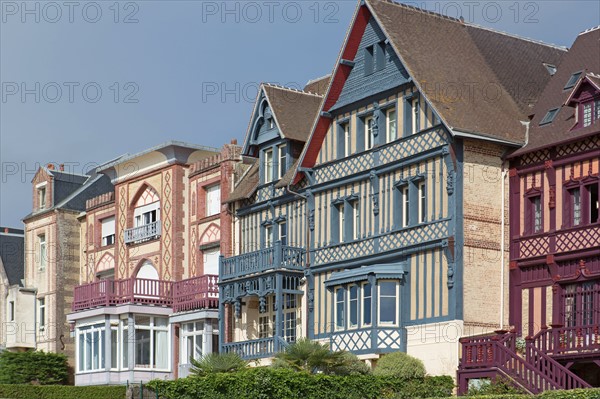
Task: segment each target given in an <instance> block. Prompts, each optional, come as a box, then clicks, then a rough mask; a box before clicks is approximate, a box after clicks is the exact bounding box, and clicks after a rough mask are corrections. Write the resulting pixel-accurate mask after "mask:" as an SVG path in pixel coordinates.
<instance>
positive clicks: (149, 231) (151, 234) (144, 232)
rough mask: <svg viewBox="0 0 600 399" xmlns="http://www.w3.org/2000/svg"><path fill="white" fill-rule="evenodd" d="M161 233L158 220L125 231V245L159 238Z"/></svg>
mask: <svg viewBox="0 0 600 399" xmlns="http://www.w3.org/2000/svg"><path fill="white" fill-rule="evenodd" d="M161 232H162V229H161V224H160V220H157V221H156V222H152V223H148V224H145V225H143V226H138V227H134V228H132V229H126V230H125V244H130V243H137V242H142V241H147V240H152V239H154V238H158V237H160V235H161Z"/></svg>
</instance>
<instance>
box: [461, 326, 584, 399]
mask: <svg viewBox="0 0 600 399" xmlns="http://www.w3.org/2000/svg"><path fill="white" fill-rule="evenodd" d="M544 334H545V332H544ZM542 336H545V335H543V334H538V336H536V337H534V338H527V339H526V340H525V349H524V352H525V353H524V356H523V355H519V354H518V353H517V350H516V338H517V337H516V334H515V333H506V334H497V335H487V336H478V337H469V338H462V339H461V340H460V342H461V345H462V358H461V364H460V367H459V372H458V374H459V392H460V393H462V394H464V393H465V392H466V389H467V386H466V379H465V378H461V373H464V374H469V375H470V378H477V373H478V372H480V374H481V375H482V376H483V375H486V376H487V375H489V372H490V370H500V371H501V372H502V373H504V374H505V375H506V376H508V377H510V378H512V379H513V380H514V381H515V382H516V384H518V385H520V386H521V387H523V388H525V389H526V390H528V391H529V392H531V393H540V392H543V391H546V390H552V389H573V388H589V387H591V386H590V385H589V384H588V383H587V382H585V381H584V380H583V379H581V378H580V377H578V376H577V375H575V374H574V373H573V372H571V371H570V370H569V369H567V368H566V367H564V366H563V365H561V364H560V363H558V362H557V361H556V360H554V359H553V358H552V357H550V356H549V355H548V354H546V353H545V351H544V349H543V348H544V347H545V348H546V349H547V348H548V344H547V342H548V340H547V339H544V338H542ZM544 343H545V344H544ZM537 345H542V347H538V346H537Z"/></svg>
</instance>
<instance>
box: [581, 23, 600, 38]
mask: <svg viewBox="0 0 600 399" xmlns="http://www.w3.org/2000/svg"><path fill="white" fill-rule="evenodd" d="M598 29H600V25H598V26H594V27H591V28H588V29H586V30H584V31H583V32H581V33H580V34H578V35H577V36H581V35H585V34H587V33H590V32H593V31H595V30H598Z"/></svg>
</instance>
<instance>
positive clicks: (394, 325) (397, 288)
mask: <svg viewBox="0 0 600 399" xmlns="http://www.w3.org/2000/svg"><path fill="white" fill-rule="evenodd" d="M382 283H393V284H394V286H395V288H396V291H395V296H394V298H395V300H396V302H395V310H396V322H395V323H390V322H382V321H381V309H382V308H383V307H382V306H381V298H382V295H381V284H382ZM377 284H378V287H377V303H378V304H379V305H380V306H378V309H377V325H378V326H386V327H397V326H398V322H399V320H398V319H399V317H398V298H399V296H400V295H399V294H400V287H399V286H400V284H398V282H397V281H394V280H379V281H378V283H377ZM384 298H391V297H390V296H387V295H386V296H385V297H384Z"/></svg>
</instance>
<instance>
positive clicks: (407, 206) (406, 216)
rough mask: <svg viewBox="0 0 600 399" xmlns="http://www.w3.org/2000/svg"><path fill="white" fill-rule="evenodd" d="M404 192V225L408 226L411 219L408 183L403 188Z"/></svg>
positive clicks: (402, 191)
mask: <svg viewBox="0 0 600 399" xmlns="http://www.w3.org/2000/svg"><path fill="white" fill-rule="evenodd" d="M401 193H402V227H408V224H409V221H410V196H409V189H408V185H406V186H403V187H402V188H401Z"/></svg>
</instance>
